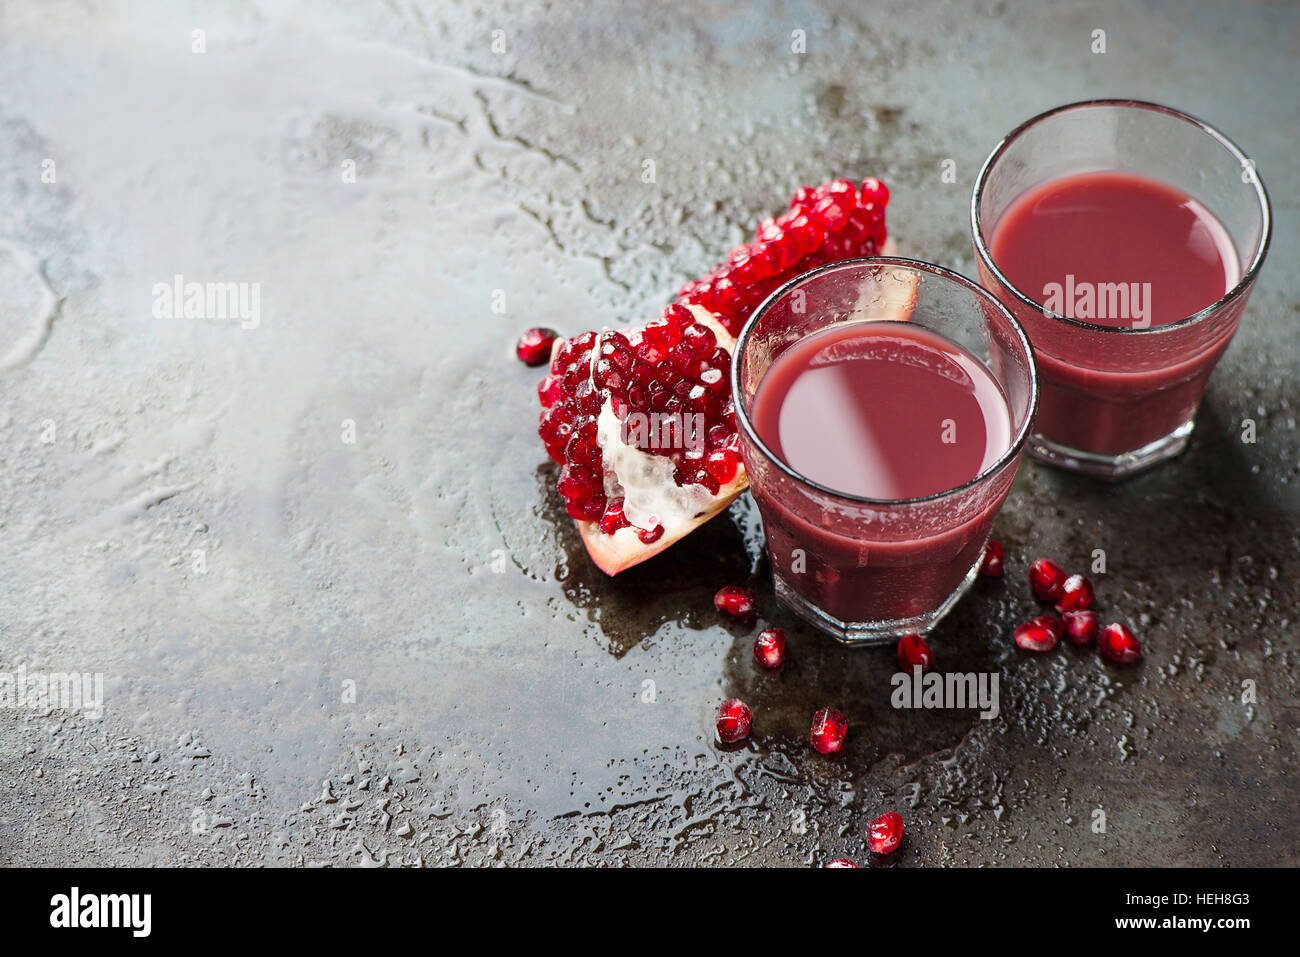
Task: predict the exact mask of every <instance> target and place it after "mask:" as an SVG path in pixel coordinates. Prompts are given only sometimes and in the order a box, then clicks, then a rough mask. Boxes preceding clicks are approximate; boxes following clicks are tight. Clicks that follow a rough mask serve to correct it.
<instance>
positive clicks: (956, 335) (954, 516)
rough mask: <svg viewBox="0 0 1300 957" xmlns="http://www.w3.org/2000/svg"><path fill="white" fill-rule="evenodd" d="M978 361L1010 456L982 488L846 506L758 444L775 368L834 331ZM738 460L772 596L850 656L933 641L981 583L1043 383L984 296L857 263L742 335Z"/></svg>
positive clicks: (927, 273) (779, 300)
mask: <svg viewBox="0 0 1300 957" xmlns="http://www.w3.org/2000/svg"><path fill="white" fill-rule="evenodd" d="M909 312H910V321H911V322H912V323H916V324H918V325H921V326H924V327H925V328H927V329H929V330H930V331H932V332H936V333H939V334H940V335H941V336H944V337H945V338H947V339H948V340H950V341H952V342H955V343H956V344H957V345H959V346H962V347H963V348H965V349H966V350H967V351H968V352H970V353H971V355H972V356H974V357H975V358H976V359H978V360H979V361H980V362H982V363H983V364H984V366H985V367H986V368H987V370H988V371H989V372H990V373H991V375H992V376H993V379H994V380H995V382H996V383H997V385H998V387H999V389H1000V390H1001V393H1002V397H1003V398H1004V399H1005V401H1006V408H1007V413H1008V415H1007V419H1008V423H1009V426H1010V436H1011V440H1010V444H1009V446H1008V447H1007V449H1006V450H1005V451H1004V452H1003V453H1002V454H1001V455H1000V456H999V457H998V458H997V459H996V460H995V461H994V462H992V464H990V465H988V466H987V467H986V468H985V469H984V471H983V472H981V473H980V474H979V475H978V476H976V477H975V478H973V479H971V480H970V481H968V482H966V483H965V484H963V485H960V486H958V487H956V488H952V489H948V490H946V491H943V492H939V493H937V494H934V495H928V496H925V497H922V498H909V499H899V500H893V501H890V500H878V499H871V498H863V497H859V496H855V495H848V494H844V493H843V492H839V491H837V490H835V489H831V488H827V487H825V486H823V485H820V484H818V483H817V482H814V481H812V480H810V479H808V478H806V477H805V476H803V475H801V474H799V473H798V472H797V471H795V470H794V469H793V468H791V467H790V466H789V465H787V464H786V463H785V462H783V461H782V460H781V459H780V458H778V457H777V456H776V455H775V454H774V453H773V452H772V451H771V450H770V449H769V448H768V447H767V446H766V445H765V444H764V442H763V440H762V439H761V438H760V437H759V435H758V433H757V431H756V429H755V426H754V423H753V420H752V418H751V416H752V406H753V400H754V396H755V393H756V391H757V390H758V388H759V384H760V382H761V381H762V379H763V376H764V374H765V373H766V372H767V370H768V369H769V367H770V366H771V365H772V363H773V362H774V361H775V360H776V359H777V357H778V356H780V355H781V354H782V353H783V352H784V351H785V350H786V349H788V348H789V347H790V346H791V345H793V344H794V343H796V342H798V341H799V340H800V339H802V338H803V337H805V336H808V335H810V334H812V333H815V332H818V331H821V330H823V329H826V328H828V327H830V326H833V325H836V324H840V323H849V322H860V321H864V320H872V319H885V318H890V319H898V318H909V316H908V313H909ZM732 388H733V394H734V395H735V397H736V420H737V423H738V424H739V427H740V429H739V431H740V437H741V453H742V455H743V456H744V460H745V468H746V471H747V472H748V475H749V481H750V488H751V491H752V492H753V494H754V498H755V500H756V501H757V503H758V507H759V511H760V513H761V514H762V517H763V529H764V533H765V535H766V539H767V553H768V557H769V559H770V561H771V566H772V576H773V578H774V579H775V584H776V594H777V597H778V598H779V599H780V600H781V601H782V602H783V603H784V604H786V605H788V606H789V607H790V608H791V609H792V610H793V611H794V612H795V613H796V614H798V615H800V616H801V617H802V618H804V619H805V620H807V621H809V622H810V623H812V624H813V625H815V626H817V627H818V628H820V629H821V630H823V631H825V632H827V633H829V634H831V635H833V636H834V637H835V638H837V639H839V640H840V641H843V642H845V643H849V644H878V643H883V642H886V641H892V640H894V639H896V638H898V637H899V636H901V635H905V634H910V633H912V632H925V631H927V630H929V629H930V628H931V627H932V626H933V625H934V624H935V623H936V622H937V621H938V620H939V619H940V618H942V617H943V615H944V614H945V613H946V612H947V611H948V610H949V609H950V608H951V607H952V606H953V605H954V604H955V603H956V601H957V600H958V599H959V598H960V597H961V596H962V594H963V593H964V592H965V591H966V589H967V588H968V587H969V586H970V584H971V582H972V581H974V579H975V576H976V574H977V573H978V571H979V562H980V557H981V553H982V551H983V548H984V544H985V542H986V541H987V540H988V535H989V529H990V527H991V525H992V523H993V518H994V516H995V515H996V514H997V512H998V510H999V509H1000V508H1001V506H1002V503H1003V501H1004V500H1005V499H1006V496H1007V492H1008V490H1009V489H1010V487H1011V482H1012V480H1013V479H1014V478H1015V474H1016V467H1017V466H1018V464H1019V462H1020V458H1021V455H1022V453H1023V451H1024V446H1025V442H1026V439H1027V437H1028V435H1029V430H1030V427H1031V423H1032V422H1033V418H1034V410H1035V408H1036V407H1037V404H1038V379H1037V373H1036V372H1035V368H1034V359H1033V355H1032V353H1031V352H1030V347H1029V340H1028V339H1027V338H1026V336H1025V334H1024V331H1023V330H1022V329H1021V328H1020V326H1019V324H1018V323H1017V322H1016V321H1015V319H1013V318H1012V317H1011V315H1010V314H1009V313H1008V312H1007V310H1006V309H1004V308H1003V307H1002V305H1001V303H999V302H998V301H997V299H996V298H994V297H993V296H992V295H990V294H989V293H988V292H986V291H985V290H984V289H982V288H980V287H979V286H978V285H976V284H975V283H973V282H971V281H970V280H969V279H966V278H964V277H962V276H959V275H957V274H956V273H953V272H949V271H948V270H946V269H943V268H941V267H939V266H934V265H930V264H929V263H923V262H916V261H914V260H910V259H898V258H881V259H857V260H847V261H844V262H838V263H834V264H831V265H827V266H823V267H821V268H819V269H815V270H813V271H812V272H809V273H806V274H804V275H803V276H800V277H799V278H797V279H794V280H792V281H791V282H789V283H786V284H785V285H784V286H782V287H781V288H780V289H778V290H777V291H776V292H774V293H773V294H772V295H771V296H770V297H769V298H768V299H767V300H766V301H765V302H764V303H763V304H762V305H761V306H760V307H759V308H758V310H757V311H756V312H755V313H754V314H753V316H751V317H750V319H749V321H748V322H747V323H746V324H745V327H744V328H743V329H742V330H741V333H740V338H739V341H738V343H737V347H736V349H735V356H734V359H733V361H732Z"/></svg>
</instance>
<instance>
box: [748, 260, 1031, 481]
mask: <svg viewBox="0 0 1300 957" xmlns="http://www.w3.org/2000/svg"><path fill="white" fill-rule="evenodd" d="M873 265H885V266H902V267H903V268H905V269H912V270H915V271H916V272H918V273H922V274H929V275H932V276H937V277H938V278H940V279H943V280H946V281H948V282H951V283H954V284H956V285H958V286H962V287H964V288H965V289H966V290H968V291H969V292H972V293H974V294H975V296H976V298H978V299H981V300H983V301H984V302H985V303H987V304H989V305H991V306H993V307H994V308H995V309H997V311H998V312H1000V313H1001V314H1002V316H1003V317H1004V318H1006V320H1007V321H1008V322H1009V323H1010V324H1011V329H1012V331H1013V332H1014V333H1015V334H1016V338H1017V340H1018V341H1019V343H1020V348H1021V349H1022V350H1023V352H1024V354H1025V359H1026V365H1027V368H1028V370H1029V409H1028V412H1027V414H1026V415H1025V420H1024V422H1022V423H1021V425H1020V428H1019V429H1018V430H1017V432H1016V435H1015V438H1014V439H1013V440H1012V441H1011V442H1010V443H1009V444H1008V446H1007V448H1006V449H1005V450H1004V451H1003V452H1002V454H1001V455H999V456H998V458H997V459H996V460H995V461H994V462H993V464H992V465H990V466H989V467H988V468H986V469H981V470H980V472H979V473H978V474H977V475H976V476H975V477H974V478H972V479H970V480H968V481H966V482H963V483H962V484H961V485H955V486H953V487H952V488H950V489H944V490H943V491H940V492H934V493H932V494H930V495H921V496H917V497H914V498H868V497H867V496H865V495H854V494H852V493H851V492H843V491H840V490H839V489H833V488H831V487H830V486H827V485H823V484H821V483H820V482H816V481H813V480H812V479H810V478H809V477H808V476H806V475H804V474H803V473H801V472H799V471H797V470H795V469H794V468H793V467H792V466H790V465H789V464H788V463H787V462H785V461H784V460H782V459H781V457H780V456H778V455H776V454H774V453H773V452H772V450H771V449H770V448H768V446H767V443H766V442H764V441H763V439H762V438H761V437H760V436H759V434H758V431H757V430H756V429H755V428H754V423H753V422H752V421H751V419H750V416H749V408H748V406H747V404H746V402H745V401H744V399H743V398H742V397H741V396H742V393H741V390H740V362H741V358H742V357H743V356H744V354H745V349H746V347H747V346H748V345H749V339H750V336H751V335H752V334H753V331H754V327H755V326H756V325H757V324H758V321H759V320H760V319H761V318H762V317H763V316H764V315H766V314H767V312H768V311H769V310H770V309H771V308H772V307H773V306H774V305H776V303H777V302H778V301H779V300H780V299H782V298H783V297H784V296H785V295H786V294H787V293H788V292H790V291H791V290H793V289H794V288H795V287H796V286H800V285H803V284H804V283H806V282H809V281H810V280H812V279H815V278H817V277H819V276H823V275H826V274H828V273H832V272H838V271H839V270H843V269H857V268H861V267H863V266H873ZM908 321H910V320H908ZM917 325H921V324H920V323H917ZM823 328H826V327H823ZM921 328H923V329H929V328H930V327H929V326H924V325H922V326H921ZM930 331H931V332H933V331H934V330H933V329H930ZM975 358H976V359H979V356H976V357H975ZM979 361H980V364H981V365H985V367H986V368H987V364H986V363H985V362H984V360H982V359H979ZM994 381H997V377H996V376H994ZM998 388H999V390H1001V388H1002V383H1000V382H999V383H998ZM731 394H732V397H733V399H735V406H736V421H737V423H739V425H740V427H741V429H743V430H744V432H745V435H746V436H747V437H748V438H749V441H750V442H752V443H753V444H754V445H755V446H756V447H757V448H758V450H759V451H760V452H761V453H762V454H763V456H764V457H765V458H766V459H767V460H768V461H769V462H771V463H772V464H774V465H775V466H776V467H777V468H778V469H780V470H781V471H782V472H784V473H785V474H786V475H787V476H789V477H790V478H792V479H794V480H795V481H796V482H798V483H799V484H801V485H805V486H808V487H809V488H814V489H816V490H817V491H819V492H822V493H823V494H825V495H829V496H831V497H832V498H837V499H841V500H843V501H846V502H854V503H860V504H866V505H880V506H896V505H916V504H920V503H923V502H934V501H938V500H940V499H944V498H947V497H948V496H950V495H955V494H957V493H958V492H963V491H966V490H967V489H970V488H972V487H974V486H976V485H978V484H980V483H982V482H984V481H986V480H988V479H989V478H992V477H993V476H994V475H995V474H997V473H998V472H1000V471H1001V470H1002V469H1003V468H1004V467H1005V466H1006V465H1007V464H1008V463H1010V462H1012V461H1014V459H1015V458H1016V456H1018V455H1019V454H1020V452H1021V450H1022V449H1023V448H1024V446H1025V443H1026V442H1027V441H1028V440H1029V433H1030V430H1031V429H1032V428H1033V424H1034V418H1035V417H1036V416H1037V414H1038V362H1037V360H1036V359H1035V358H1034V350H1033V347H1032V346H1031V345H1030V342H1029V337H1028V336H1027V335H1026V334H1025V330H1024V329H1023V328H1022V327H1021V325H1020V323H1019V321H1018V320H1017V319H1016V317H1015V316H1013V315H1012V314H1011V311H1010V310H1009V309H1007V307H1006V306H1004V305H1002V303H1001V302H999V301H998V298H997V296H994V295H993V294H992V293H991V292H989V291H988V290H987V289H985V288H984V287H983V286H981V285H980V284H979V283H977V282H974V281H972V280H970V279H967V278H966V277H965V276H963V275H962V274H961V273H958V272H954V271H953V270H951V269H945V268H944V267H943V266H938V265H935V264H934V263H928V262H924V261H922V260H920V259H907V258H905V257H903V256H872V257H862V258H858V259H842V260H839V261H838V262H833V263H826V264H825V265H823V266H818V267H817V268H816V269H810V270H809V271H808V272H806V273H802V274H800V275H798V276H796V277H794V278H793V279H791V280H788V281H787V282H785V283H783V284H782V285H780V286H778V287H777V288H776V289H774V290H773V291H772V292H771V293H770V294H768V297H767V298H766V299H764V300H763V301H762V303H760V304H759V306H758V308H757V309H755V310H754V311H753V312H752V313H751V314H750V316H749V318H748V319H746V320H745V325H744V326H743V327H741V330H740V334H739V335H738V336H737V337H736V346H735V351H734V352H733V353H732V357H731ZM1004 398H1005V396H1004ZM1007 405H1008V411H1011V410H1010V402H1008V403H1007ZM751 484H752V483H751Z"/></svg>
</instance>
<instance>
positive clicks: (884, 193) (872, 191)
mask: <svg viewBox="0 0 1300 957" xmlns="http://www.w3.org/2000/svg"><path fill="white" fill-rule="evenodd" d="M869 203H874V204H875V205H876V206H885V205H888V203H889V187H888V186H886V185H885V184H884V183H882V182H881V181H880V180H878V179H876V178H875V177H874V176H868V177H867V178H866V179H864V180H863V181H862V205H863V206H866V205H868V204H869Z"/></svg>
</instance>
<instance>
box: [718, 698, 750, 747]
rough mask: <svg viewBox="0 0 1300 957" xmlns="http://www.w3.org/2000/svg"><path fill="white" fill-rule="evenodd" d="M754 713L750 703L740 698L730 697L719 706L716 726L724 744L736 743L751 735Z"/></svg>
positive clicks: (720, 739)
mask: <svg viewBox="0 0 1300 957" xmlns="http://www.w3.org/2000/svg"><path fill="white" fill-rule="evenodd" d="M752 721H753V715H752V714H751V713H750V711H749V705H747V704H745V702H743V701H741V700H740V699H739V698H729V699H727V700H726V701H724V702H722V704H721V705H720V706H719V707H718V716H717V720H716V727H717V731H718V740H719V741H721V742H722V743H723V744H735V743H736V742H737V741H742V740H744V739H745V738H747V737H749V728H750V724H751V723H752Z"/></svg>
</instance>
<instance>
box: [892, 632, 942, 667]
mask: <svg viewBox="0 0 1300 957" xmlns="http://www.w3.org/2000/svg"><path fill="white" fill-rule="evenodd" d="M933 664H934V652H933V651H931V650H930V646H929V645H927V644H926V643H925V639H924V638H922V637H921V636H920V635H904V636H903V637H902V638H900V639H898V667H900V668H902V669H903V670H904V671H906V672H907V673H908V674H911V673H912V669H913V668H915V667H916V666H917V665H920V666H921V670H922V671H929V670H930V666H931V665H933Z"/></svg>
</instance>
